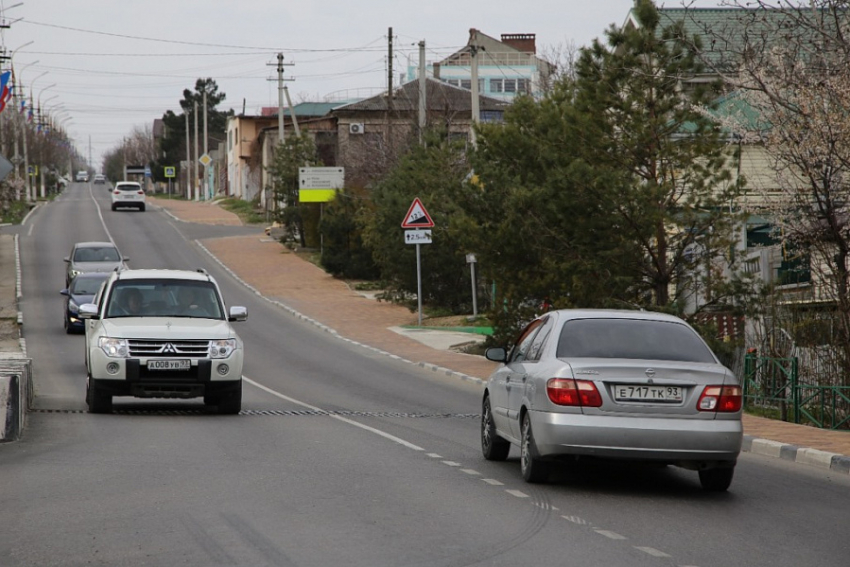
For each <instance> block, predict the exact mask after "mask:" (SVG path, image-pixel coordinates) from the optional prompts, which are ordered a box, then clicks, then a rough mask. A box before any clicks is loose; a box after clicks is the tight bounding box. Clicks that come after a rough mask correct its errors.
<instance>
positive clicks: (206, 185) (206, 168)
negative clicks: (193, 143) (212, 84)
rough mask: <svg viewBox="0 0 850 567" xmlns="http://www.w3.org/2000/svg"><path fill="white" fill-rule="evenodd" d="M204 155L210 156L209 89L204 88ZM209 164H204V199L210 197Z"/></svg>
mask: <svg viewBox="0 0 850 567" xmlns="http://www.w3.org/2000/svg"><path fill="white" fill-rule="evenodd" d="M204 155H205V156H207V157H209V137H208V136H207V89H206V87H205V88H204ZM209 169H210V166H209V165H205V166H204V199H203V200H204V201H206V200H207V199H208V198H209V192H210V186H209V185H210V179H209V178H210V175H209V173H210V172H209Z"/></svg>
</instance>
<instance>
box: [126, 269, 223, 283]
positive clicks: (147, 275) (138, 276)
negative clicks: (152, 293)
mask: <svg viewBox="0 0 850 567" xmlns="http://www.w3.org/2000/svg"><path fill="white" fill-rule="evenodd" d="M157 278H167V279H172V280H187V281H199V282H205V281H210V280H213V277H212V276H210V275H209V274H207V273H206V272H202V271H192V270H153V269H141V270H120V271H119V272H118V279H121V280H149V279H157Z"/></svg>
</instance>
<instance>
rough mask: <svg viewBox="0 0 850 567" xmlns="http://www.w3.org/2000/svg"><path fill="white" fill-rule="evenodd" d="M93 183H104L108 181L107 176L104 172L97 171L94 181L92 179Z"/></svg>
mask: <svg viewBox="0 0 850 567" xmlns="http://www.w3.org/2000/svg"><path fill="white" fill-rule="evenodd" d="M92 183H94V184H95V185H103V184H104V183H106V176H105V175H104V174H102V173H95V174H94V181H92Z"/></svg>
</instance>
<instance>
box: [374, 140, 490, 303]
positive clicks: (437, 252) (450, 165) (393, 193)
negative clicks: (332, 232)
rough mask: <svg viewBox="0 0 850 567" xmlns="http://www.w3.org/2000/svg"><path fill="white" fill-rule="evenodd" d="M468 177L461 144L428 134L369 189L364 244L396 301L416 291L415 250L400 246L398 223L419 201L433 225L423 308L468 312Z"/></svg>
mask: <svg viewBox="0 0 850 567" xmlns="http://www.w3.org/2000/svg"><path fill="white" fill-rule="evenodd" d="M468 173H469V164H468V162H467V159H466V155H465V151H464V147H463V145H461V144H457V143H451V142H449V141H448V140H447V139H446V138H445V136H442V135H440V134H439V133H436V132H429V133H428V134H427V135H426V143H425V144H424V145H421V146H415V147H413V148H412V149H411V150H410V152H409V153H408V154H406V155H405V156H403V157H402V158H401V159H400V160H399V162H398V164H397V165H396V167H394V168H393V169H392V170H391V171H390V172H389V173H388V174H387V175H386V176H385V177H383V178H382V179H381V180H380V181H379V182H377V183H376V184H375V185H374V186H373V187H372V188H371V197H372V203H373V204H374V210H364V214H363V217H362V218H361V220H362V222H363V226H364V229H363V241H364V244H365V245H366V246H368V247H369V248H370V249H371V250H372V253H373V258H374V260H375V263H376V264H377V265H378V266H379V267H380V270H381V276H382V278H384V279H385V280H386V281H387V282H389V284H390V285H391V286H392V289H393V290H394V291H395V292H396V293H397V294H398V296H399V297H410V295H411V294H413V293H415V292H416V290H417V279H416V247H415V246H413V245H408V244H405V243H404V231H403V229H402V228H401V223H402V222H403V221H404V217H405V215H406V214H407V211H408V209H409V208H410V205H411V203H412V202H413V200H414V199H415V198H416V197H419V199H420V200H421V201H422V203H423V205H424V206H425V208H426V209H427V211H428V213H429V214H430V216H431V218H432V220H433V221H434V223H435V226H434V228H433V229H432V239H433V243H432V244H426V245H422V246H421V249H420V250H421V255H420V256H421V262H422V301H423V304H426V305H431V306H439V307H441V308H444V309H448V310H450V311H452V312H453V313H466V312H469V311H470V306H471V300H472V298H471V293H470V291H469V289H470V284H469V275H468V269H467V267H466V253H467V252H470V251H471V250H470V248H469V246H470V242H471V236H472V235H471V233H470V232H469V230H470V228H472V225H471V224H470V219H469V217H468V215H467V212H466V210H465V209H464V202H465V201H467V200H468V197H467V196H466V193H468V192H471V191H473V189H472V188H471V187H470V186H469V185H468V183H466V182H465V181H464V179H465V177H466V176H467V175H468ZM476 191H477V189H476Z"/></svg>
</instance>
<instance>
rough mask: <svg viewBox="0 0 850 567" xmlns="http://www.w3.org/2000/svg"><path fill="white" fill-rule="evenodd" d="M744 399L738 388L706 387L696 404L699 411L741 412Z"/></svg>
mask: <svg viewBox="0 0 850 567" xmlns="http://www.w3.org/2000/svg"><path fill="white" fill-rule="evenodd" d="M743 403H744V398H743V396H742V394H741V387H740V386H706V387H705V389H704V390H703V391H702V395H701V396H700V397H699V401H698V402H697V409H698V410H699V411H716V412H724V413H732V412H736V411H741V406H742V405H743Z"/></svg>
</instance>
